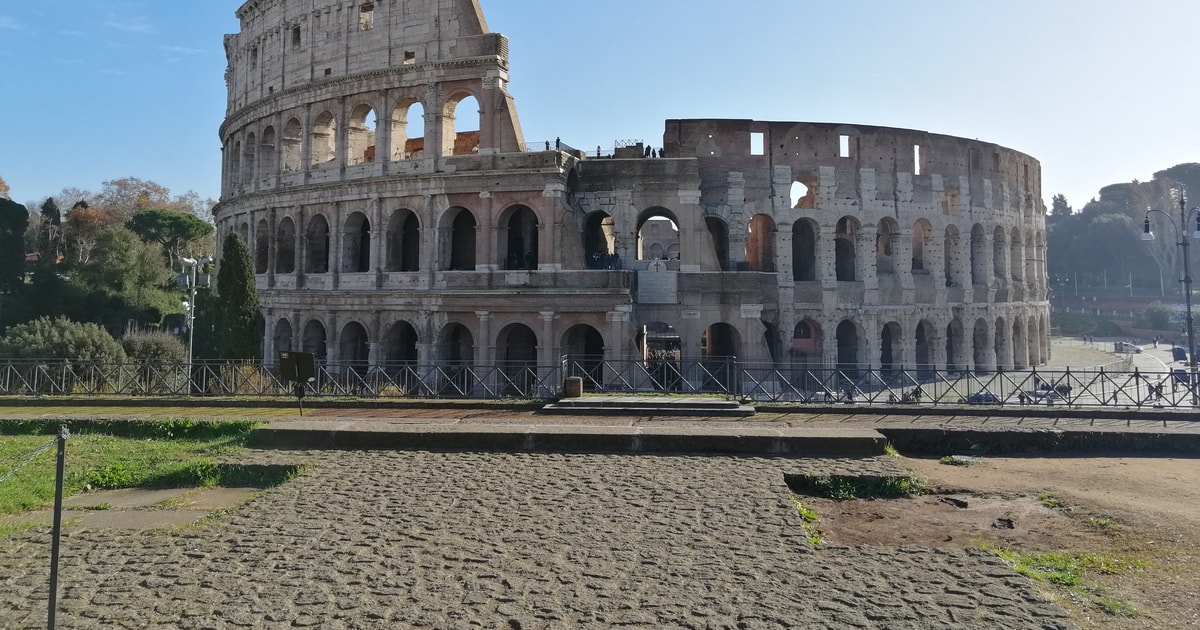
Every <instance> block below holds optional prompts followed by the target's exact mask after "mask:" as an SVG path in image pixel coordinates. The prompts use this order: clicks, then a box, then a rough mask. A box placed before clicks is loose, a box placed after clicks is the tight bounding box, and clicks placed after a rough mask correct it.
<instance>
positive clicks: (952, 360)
mask: <svg viewBox="0 0 1200 630" xmlns="http://www.w3.org/2000/svg"><path fill="white" fill-rule="evenodd" d="M964 341H965V339H964V337H963V325H962V321H960V320H959V319H958V318H957V317H956V318H954V319H953V320H951V321H950V323H949V324H947V325H946V369H947V370H950V371H952V372H953V371H962V370H965V369H966V365H965V363H964V361H963V360H961V358H960V355H961V354H962V352H963V349H964V348H965V346H964V345H963V343H964Z"/></svg>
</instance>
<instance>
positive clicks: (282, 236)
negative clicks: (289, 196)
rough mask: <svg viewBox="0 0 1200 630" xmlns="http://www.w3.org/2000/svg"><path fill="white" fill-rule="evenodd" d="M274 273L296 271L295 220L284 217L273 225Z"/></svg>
mask: <svg viewBox="0 0 1200 630" xmlns="http://www.w3.org/2000/svg"><path fill="white" fill-rule="evenodd" d="M275 273H296V222H295V221H293V220H292V217H284V218H283V219H281V220H280V221H279V225H278V226H276V227H275Z"/></svg>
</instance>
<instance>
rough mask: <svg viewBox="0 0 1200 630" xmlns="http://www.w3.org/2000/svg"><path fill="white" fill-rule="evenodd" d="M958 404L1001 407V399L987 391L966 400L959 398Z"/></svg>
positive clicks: (977, 393) (976, 393) (972, 395)
mask: <svg viewBox="0 0 1200 630" xmlns="http://www.w3.org/2000/svg"><path fill="white" fill-rule="evenodd" d="M958 402H960V403H967V404H968V405H999V404H1000V399H999V398H998V397H997V396H996V395H995V394H993V393H992V392H989V391H987V390H986V389H985V390H983V391H981V392H975V393H974V394H971V395H970V396H967V397H966V398H959V399H958Z"/></svg>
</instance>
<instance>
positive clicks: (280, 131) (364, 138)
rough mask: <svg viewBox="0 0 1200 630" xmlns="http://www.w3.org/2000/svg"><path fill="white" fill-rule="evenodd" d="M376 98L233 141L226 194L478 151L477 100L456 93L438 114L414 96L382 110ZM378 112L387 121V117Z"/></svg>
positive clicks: (301, 115) (229, 141)
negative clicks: (296, 176)
mask: <svg viewBox="0 0 1200 630" xmlns="http://www.w3.org/2000/svg"><path fill="white" fill-rule="evenodd" d="M378 98H379V97H373V96H367V95H362V96H357V97H350V98H348V99H347V100H346V104H345V105H344V106H341V105H314V106H312V107H310V108H309V110H308V111H305V112H297V113H293V114H290V115H289V114H284V115H283V117H282V118H281V121H282V124H281V125H278V126H277V124H274V123H272V122H267V121H264V122H261V123H259V124H255V125H250V126H248V127H246V128H244V129H242V130H240V131H237V132H235V133H232V134H230V135H229V136H228V137H227V138H226V139H225V143H224V158H225V159H224V164H225V168H224V173H223V181H224V183H225V187H224V188H225V190H227V191H245V190H252V189H254V188H257V186H258V183H259V182H260V181H262V180H266V179H269V178H274V177H277V176H280V175H286V174H288V173H294V172H299V171H304V170H310V169H320V168H325V167H329V166H339V165H340V166H358V165H363V164H372V163H376V162H381V161H392V162H397V161H402V160H414V159H420V158H422V157H424V156H425V155H426V154H427V153H428V154H429V155H469V154H472V153H478V152H479V150H480V130H481V129H482V127H483V125H482V115H483V114H482V111H481V110H480V107H479V101H478V100H477V99H476V97H475V96H474V95H473V94H472V93H470V92H468V91H459V92H456V93H454V94H452V95H450V96H449V97H448V98H447V99H446V100H445V101H444V103H443V104H442V106H441V107H440V108H429V109H428V110H427V108H426V106H425V103H424V102H422V101H421V100H420V99H417V98H412V97H402V98H400V99H399V100H398V101H397V102H396V103H395V105H393V106H392V107H391V109H390V110H384V109H382V107H381V106H380V105H379V104H378V103H377V102H376V101H377V100H378ZM380 111H388V114H387V115H386V116H382V117H381V116H379V114H378V112H380ZM461 112H467V113H468V114H469V115H465V116H460V115H459V114H460V113H461ZM433 129H437V130H438V131H439V133H437V134H427V133H426V131H427V130H433ZM439 142H440V146H435V144H436V143H439ZM430 147H433V148H435V149H436V150H435V151H429V150H428V149H429V148H430Z"/></svg>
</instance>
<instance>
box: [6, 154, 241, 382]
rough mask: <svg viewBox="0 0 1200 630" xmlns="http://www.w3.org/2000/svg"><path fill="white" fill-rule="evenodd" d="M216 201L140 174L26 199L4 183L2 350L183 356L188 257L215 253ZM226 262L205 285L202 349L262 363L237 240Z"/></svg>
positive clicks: (11, 353)
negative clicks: (93, 188)
mask: <svg viewBox="0 0 1200 630" xmlns="http://www.w3.org/2000/svg"><path fill="white" fill-rule="evenodd" d="M213 205H214V202H212V201H211V200H203V199H200V197H199V196H198V195H196V194H195V193H193V192H188V193H185V194H184V195H178V196H173V195H172V194H171V192H170V191H169V190H168V189H167V188H166V187H164V186H161V185H159V184H157V183H155V182H152V181H146V180H141V179H137V178H133V177H129V178H124V179H117V180H112V181H107V182H104V184H103V187H102V189H101V190H100V191H99V192H91V191H87V190H81V189H76V188H69V189H65V190H64V191H63V192H62V193H60V194H59V195H57V196H56V197H48V198H46V199H45V200H41V201H37V202H30V203H27V204H20V203H17V202H15V201H13V200H12V199H11V190H10V189H9V187H8V185H7V184H5V183H4V180H3V179H2V178H0V357H10V358H66V359H74V360H81V359H83V358H84V357H87V359H86V360H94V361H99V360H108V361H123V360H126V359H135V360H138V361H156V362H162V361H175V362H181V361H182V358H183V356H184V346H183V342H182V339H183V338H185V336H184V335H185V330H184V327H185V326H186V322H187V318H186V313H187V307H185V301H186V300H188V296H189V294H188V290H187V285H186V282H181V281H182V280H184V279H185V278H190V273H189V268H188V267H187V265H186V264H185V263H184V262H183V259H184V258H190V259H199V258H202V257H204V256H207V255H211V254H212V253H213V250H214V248H215V245H216V238H215V230H214V227H213V225H212V223H211V217H212V213H211V209H212V206H213ZM63 208H65V210H63ZM217 269H218V270H219V271H218V277H217V283H216V286H215V287H208V288H205V287H200V288H197V291H196V303H195V304H194V305H192V307H193V308H194V309H195V311H194V313H195V321H196V326H195V332H194V339H195V344H194V345H195V352H194V353H193V354H194V356H195V358H196V359H255V358H258V357H259V339H260V338H261V325H262V324H261V322H260V321H259V320H260V316H259V313H258V295H257V292H256V290H255V285H254V276H253V268H252V266H251V260H250V252H249V249H248V248H247V246H246V244H245V243H244V242H242V240H241V238H240V237H239V236H236V235H234V236H231V237H230V238H228V239H227V240H226V241H225V243H224V244H223V256H222V259H221V261H220V264H219V265H218V266H217ZM196 271H197V277H201V278H203V277H207V274H209V273H211V272H212V271H213V269H212V266H211V265H209V266H206V267H205V268H203V269H197V270H196ZM173 333H179V334H173ZM117 340H120V343H118V341H117Z"/></svg>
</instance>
